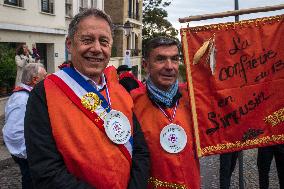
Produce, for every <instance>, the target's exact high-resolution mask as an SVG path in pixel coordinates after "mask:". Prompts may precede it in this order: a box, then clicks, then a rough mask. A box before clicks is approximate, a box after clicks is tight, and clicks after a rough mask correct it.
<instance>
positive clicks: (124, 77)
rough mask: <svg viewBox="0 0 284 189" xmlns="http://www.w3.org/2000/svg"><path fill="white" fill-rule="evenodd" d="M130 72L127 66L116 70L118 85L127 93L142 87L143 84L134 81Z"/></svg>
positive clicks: (136, 80)
mask: <svg viewBox="0 0 284 189" xmlns="http://www.w3.org/2000/svg"><path fill="white" fill-rule="evenodd" d="M130 71H131V68H129V67H128V66H127V65H120V66H119V67H118V68H117V74H118V79H119V83H120V84H121V85H122V86H123V87H124V88H125V89H126V90H127V92H130V91H131V90H133V89H136V88H138V87H141V86H143V83H142V82H141V81H139V80H138V79H136V77H135V76H134V75H133V74H132V73H131V72H130Z"/></svg>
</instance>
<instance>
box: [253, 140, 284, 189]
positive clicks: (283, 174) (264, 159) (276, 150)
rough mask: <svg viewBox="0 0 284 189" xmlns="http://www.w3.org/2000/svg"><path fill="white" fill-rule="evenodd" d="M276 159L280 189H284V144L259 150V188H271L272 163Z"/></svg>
mask: <svg viewBox="0 0 284 189" xmlns="http://www.w3.org/2000/svg"><path fill="white" fill-rule="evenodd" d="M273 156H274V158H275V163H276V168H277V174H278V180H279V186H280V189H284V144H279V145H274V146H268V147H261V148H258V154H257V167H258V173H259V188H260V189H268V188H269V171H270V165H271V161H272V159H273Z"/></svg>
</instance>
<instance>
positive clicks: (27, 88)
mask: <svg viewBox="0 0 284 189" xmlns="http://www.w3.org/2000/svg"><path fill="white" fill-rule="evenodd" d="M19 86H20V87H22V88H24V89H26V90H28V91H30V92H31V90H32V89H33V87H31V86H29V85H26V84H24V83H20V84H19Z"/></svg>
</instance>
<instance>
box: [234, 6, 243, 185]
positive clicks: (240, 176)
mask: <svg viewBox="0 0 284 189" xmlns="http://www.w3.org/2000/svg"><path fill="white" fill-rule="evenodd" d="M235 10H239V0H235ZM238 21H240V19H239V15H236V16H235V22H238ZM238 159H239V188H240V189H244V188H245V186H244V169H243V168H244V161H243V159H244V158H243V151H239V155H238Z"/></svg>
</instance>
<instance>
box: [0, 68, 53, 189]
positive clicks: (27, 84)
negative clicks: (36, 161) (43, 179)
mask: <svg viewBox="0 0 284 189" xmlns="http://www.w3.org/2000/svg"><path fill="white" fill-rule="evenodd" d="M46 74H47V73H46V71H45V69H44V67H43V65H42V64H37V63H30V64H28V65H26V66H25V67H24V68H23V75H22V81H21V83H20V84H19V85H18V86H17V87H16V88H15V89H14V91H13V94H12V95H11V96H10V97H9V100H8V101H7V104H6V106H5V124H4V127H3V130H2V131H3V139H4V142H5V144H6V147H7V148H8V150H9V152H10V153H11V155H12V158H13V159H14V160H15V162H16V163H17V164H18V165H19V166H20V170H21V174H22V188H23V189H31V188H33V187H32V181H31V176H30V170H29V167H28V162H27V153H26V146H25V139H24V117H25V116H24V115H25V112H26V104H27V101H28V98H29V94H30V91H31V90H32V89H33V87H34V86H35V84H37V83H38V82H39V81H41V80H43V79H44V78H45V76H46Z"/></svg>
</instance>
